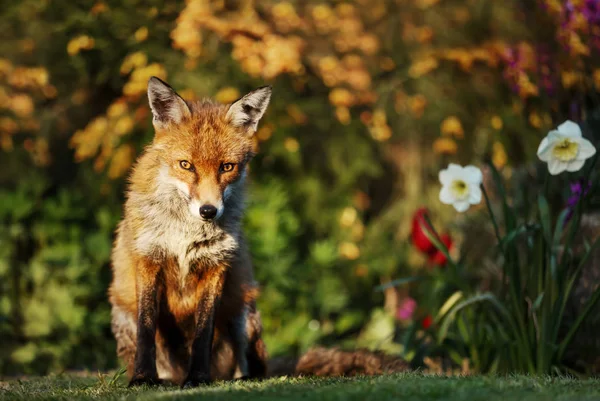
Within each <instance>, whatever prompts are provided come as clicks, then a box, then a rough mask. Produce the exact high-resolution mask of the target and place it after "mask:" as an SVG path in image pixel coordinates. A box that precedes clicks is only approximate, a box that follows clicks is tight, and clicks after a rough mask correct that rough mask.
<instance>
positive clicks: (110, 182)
mask: <svg viewBox="0 0 600 401" xmlns="http://www.w3.org/2000/svg"><path fill="white" fill-rule="evenodd" d="M599 21H600V7H599V2H598V1H592V0H578V1H576V0H572V1H562V0H528V1H523V0H520V1H517V0H506V1H502V2H500V1H492V0H356V1H334V0H331V1H302V0H289V1H279V0H264V1H263V0H261V1H258V0H254V1H252V0H188V1H168V0H165V1H162V0H146V1H140V0H82V1H69V0H53V1H50V0H22V1H18V2H5V4H3V5H2V7H1V11H0V33H1V35H0V36H1V37H2V41H0V185H1V187H0V338H1V340H0V374H5V375H6V374H20V373H42V374H43V373H48V372H60V371H63V370H65V369H83V368H85V369H91V370H96V369H110V368H115V367H116V366H118V361H117V359H116V352H115V343H114V341H113V339H112V335H111V332H110V310H109V305H108V302H107V294H106V290H107V286H108V283H109V280H110V276H111V273H110V265H109V257H110V249H111V242H112V239H113V231H114V229H115V226H116V223H117V222H118V220H119V219H120V216H121V210H122V209H121V208H122V202H123V193H124V188H125V183H126V177H127V173H128V169H129V168H130V166H131V164H132V162H133V161H134V160H135V158H136V156H137V155H138V154H139V153H140V152H141V150H142V149H143V146H144V145H145V144H147V143H148V142H149V141H151V139H152V136H153V129H152V124H151V116H150V113H149V108H148V105H147V98H146V84H147V81H148V79H149V77H150V76H152V75H155V76H158V77H160V78H161V79H163V80H166V81H167V82H169V83H170V84H171V85H172V86H173V87H174V88H175V89H176V90H177V91H178V92H179V93H180V94H181V95H182V96H183V97H184V98H187V99H198V98H203V97H208V96H210V97H215V98H216V99H217V100H218V101H221V102H231V101H233V100H235V99H237V98H238V97H239V96H241V95H243V94H244V93H246V92H247V91H249V90H251V89H253V88H255V87H258V86H261V85H264V84H271V85H273V87H274V93H273V98H272V103H271V105H270V107H269V110H268V112H267V114H266V116H265V118H264V119H263V121H262V122H261V124H260V125H259V130H258V132H257V135H256V140H257V141H258V144H259V155H258V156H257V158H256V159H255V160H254V161H253V163H252V165H251V184H250V187H249V197H248V198H249V206H248V210H247V214H246V218H245V227H246V232H247V234H248V236H249V241H250V244H251V250H252V255H253V259H254V263H255V269H256V275H257V278H258V280H259V282H260V284H261V287H262V296H261V298H260V304H259V307H260V310H261V312H262V317H263V320H264V326H265V338H266V343H267V347H268V350H269V352H270V354H271V355H272V356H280V355H295V354H298V353H300V352H302V351H304V350H306V349H307V348H308V347H309V346H311V345H313V344H316V343H321V344H328V345H331V344H335V345H341V346H349V347H354V346H365V347H369V348H378V349H384V350H386V351H387V352H390V353H400V354H403V355H404V356H405V357H406V358H407V359H411V358H415V357H416V355H417V354H418V351H414V352H413V351H411V352H407V351H408V348H407V347H409V345H408V343H406V342H404V343H403V342H402V341H399V340H398V337H397V335H396V333H398V332H406V331H407V330H408V331H409V332H411V333H412V334H411V335H412V336H413V337H411V338H414V336H417V337H418V336H419V335H420V334H419V333H421V332H423V331H425V330H428V329H429V327H430V326H431V325H432V323H434V324H435V322H432V316H435V314H436V312H437V310H436V309H438V308H439V306H440V299H441V298H436V297H437V296H438V295H437V294H439V296H440V297H442V296H446V297H447V296H448V295H449V294H448V293H447V292H446V293H443V291H442V290H441V288H442V286H443V284H444V283H443V281H442V280H438V281H435V280H434V281H433V282H432V283H433V284H430V285H429V286H427V287H419V286H418V285H415V283H411V284H410V285H403V286H399V287H393V286H387V287H385V284H386V283H389V282H390V281H392V280H395V279H398V278H400V277H412V278H413V280H414V281H415V282H416V281H417V279H418V278H419V277H421V276H422V275H429V276H433V277H435V276H436V275H437V274H442V273H439V272H440V271H443V269H444V265H445V263H446V261H445V257H443V255H431V254H423V253H422V252H420V251H419V247H418V244H417V245H415V244H414V241H415V240H414V236H411V230H412V229H413V216H415V212H416V211H417V210H418V209H419V208H421V207H423V206H425V207H428V209H429V212H430V215H431V219H432V220H433V222H434V224H435V225H436V226H437V227H438V229H439V230H440V232H442V233H445V234H446V235H445V237H444V238H445V239H444V241H445V243H446V244H447V245H449V246H450V251H451V253H452V255H455V256H459V255H460V256H461V257H462V256H463V255H468V258H470V260H472V261H473V262H472V263H471V265H472V266H474V269H475V271H476V273H475V276H476V277H477V280H478V281H477V282H478V283H479V284H478V285H482V286H485V283H486V278H487V277H489V276H493V275H494V274H495V273H494V270H493V263H492V262H491V261H486V259H485V258H484V256H482V253H483V252H484V251H485V244H486V242H485V241H486V239H492V238H493V237H492V234H493V232H492V231H491V228H489V224H487V223H486V225H485V227H483V225H482V224H480V221H481V215H482V214H485V213H484V211H483V208H484V205H479V206H478V207H475V208H473V209H471V210H470V211H469V212H468V213H467V214H464V215H460V216H457V214H456V213H455V211H454V209H453V208H452V207H450V206H444V205H441V204H440V203H439V201H438V193H439V188H440V186H439V183H438V181H437V174H438V171H439V170H440V169H442V168H445V167H446V166H447V164H448V163H449V162H456V163H460V164H469V163H475V164H478V165H479V164H481V163H482V162H483V161H489V162H491V163H493V165H494V166H495V167H496V168H497V169H498V170H499V171H500V172H501V174H502V176H503V177H504V178H505V179H507V180H509V181H510V180H513V179H517V178H518V177H516V173H515V171H516V170H515V169H516V168H517V167H522V166H525V167H526V168H527V166H531V163H532V162H533V161H534V160H535V152H536V149H537V145H538V144H539V141H540V140H541V139H542V138H543V137H544V136H545V135H546V133H547V132H548V130H550V129H552V128H553V127H555V126H556V125H557V124H559V123H561V122H562V121H564V120H565V119H572V120H575V121H581V120H582V119H583V118H584V117H586V118H587V120H586V121H588V123H587V124H588V125H587V127H594V124H596V123H595V122H594V121H596V120H594V118H596V119H597V115H598V111H597V110H596V109H594V108H593V107H592V106H591V105H593V104H595V103H594V101H595V98H596V96H597V91H598V89H599V88H600V58H599V56H598V55H599V53H598V52H599V50H600V25H599ZM591 117H593V118H591ZM589 132H598V131H597V130H595V131H594V130H591V131H589ZM529 168H530V167H529ZM523 185H527V184H523ZM517 188H518V187H517ZM417 217H418V214H417ZM469 235H470V236H471V239H473V238H477V241H475V242H473V241H469ZM465 249H466V250H468V252H467V251H465ZM482 283H483V284H482ZM382 285H384V287H385V288H382V287H381V286H382ZM415 333H416V334H415ZM457 358H458V360H460V358H462V356H461V357H457ZM421 359H422V358H421Z"/></svg>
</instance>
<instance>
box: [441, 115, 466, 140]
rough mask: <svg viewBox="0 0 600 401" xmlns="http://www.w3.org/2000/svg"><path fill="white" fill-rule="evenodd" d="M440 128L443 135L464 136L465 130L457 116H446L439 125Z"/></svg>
mask: <svg viewBox="0 0 600 401" xmlns="http://www.w3.org/2000/svg"><path fill="white" fill-rule="evenodd" d="M440 130H441V132H442V134H443V135H446V136H454V137H456V138H464V136H465V132H464V130H463V127H462V124H461V122H460V120H459V119H458V117H456V116H450V117H447V118H446V119H445V120H444V121H442V124H441V125H440Z"/></svg>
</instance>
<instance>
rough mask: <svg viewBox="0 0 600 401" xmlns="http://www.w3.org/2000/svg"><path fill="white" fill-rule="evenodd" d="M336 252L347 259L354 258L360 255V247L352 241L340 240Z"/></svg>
mask: <svg viewBox="0 0 600 401" xmlns="http://www.w3.org/2000/svg"><path fill="white" fill-rule="evenodd" d="M338 252H339V254H340V256H341V257H342V258H344V259H348V260H356V259H358V258H359V257H360V249H358V246H356V244H354V243H352V242H342V243H341V244H340V246H339V248H338Z"/></svg>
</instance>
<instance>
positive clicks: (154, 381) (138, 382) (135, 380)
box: [128, 375, 163, 387]
mask: <svg viewBox="0 0 600 401" xmlns="http://www.w3.org/2000/svg"><path fill="white" fill-rule="evenodd" d="M162 383H163V382H162V380H160V379H159V378H158V377H156V376H145V375H135V376H133V377H132V378H131V380H130V381H129V385H128V387H134V386H143V385H144V384H145V385H148V386H158V385H161V384H162Z"/></svg>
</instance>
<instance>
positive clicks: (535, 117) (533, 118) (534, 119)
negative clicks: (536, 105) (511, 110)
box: [529, 111, 542, 128]
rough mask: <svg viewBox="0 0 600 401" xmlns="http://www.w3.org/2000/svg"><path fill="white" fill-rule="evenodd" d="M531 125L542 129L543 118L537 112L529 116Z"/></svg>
mask: <svg viewBox="0 0 600 401" xmlns="http://www.w3.org/2000/svg"><path fill="white" fill-rule="evenodd" d="M529 124H531V126H532V127H534V128H540V127H541V126H542V118H541V117H540V115H539V114H538V113H537V112H536V111H532V112H531V113H530V114H529Z"/></svg>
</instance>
